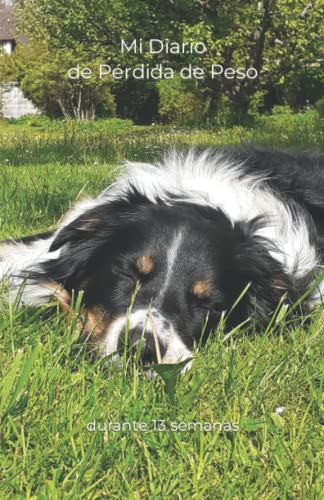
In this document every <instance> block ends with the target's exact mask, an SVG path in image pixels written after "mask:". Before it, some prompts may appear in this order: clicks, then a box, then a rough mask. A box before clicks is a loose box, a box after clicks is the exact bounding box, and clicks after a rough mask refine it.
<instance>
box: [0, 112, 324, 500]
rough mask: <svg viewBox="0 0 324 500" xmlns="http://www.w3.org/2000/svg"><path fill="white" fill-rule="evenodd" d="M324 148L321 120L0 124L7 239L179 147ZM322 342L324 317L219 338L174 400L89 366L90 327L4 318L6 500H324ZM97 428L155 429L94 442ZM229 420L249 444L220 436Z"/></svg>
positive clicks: (130, 368) (0, 348) (27, 312)
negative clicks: (221, 124) (137, 164)
mask: <svg viewBox="0 0 324 500" xmlns="http://www.w3.org/2000/svg"><path fill="white" fill-rule="evenodd" d="M273 118H274V120H273ZM35 124H36V125H35ZM322 139H323V132H322V130H321V129H320V127H319V124H318V122H317V121H316V120H315V118H314V115H313V116H312V117H311V116H310V115H308V114H307V113H306V114H304V115H300V116H296V117H294V116H293V117H291V116H290V117H288V118H287V117H285V118H282V117H281V116H280V117H279V118H277V117H267V118H266V119H264V118H262V119H261V118H260V120H259V122H258V123H257V124H256V125H255V127H254V128H252V129H244V128H241V127H236V128H234V129H231V130H226V129H222V130H220V131H215V130H210V131H199V130H192V131H190V130H183V131H176V130H172V129H170V128H163V127H134V126H132V125H131V124H130V123H129V122H128V123H127V122H126V123H125V122H121V121H118V120H113V121H107V122H98V123H97V122H96V123H94V124H81V125H76V124H73V123H68V124H65V125H64V124H62V123H60V122H55V123H53V124H50V123H48V122H47V121H46V120H44V119H41V118H36V119H35V118H32V119H31V118H30V119H26V120H21V121H19V122H18V123H8V122H0V200H1V204H0V239H1V238H5V237H8V236H18V235H25V234H29V233H32V232H36V231H38V230H46V229H47V228H48V227H49V226H52V225H54V224H55V223H56V222H57V221H58V219H59V218H60V217H61V215H62V214H63V213H64V212H65V210H66V209H67V208H68V206H69V204H70V202H71V201H72V200H74V199H75V197H77V196H78V195H79V196H84V195H85V194H90V195H93V194H96V193H98V192H100V190H101V189H102V188H103V187H104V186H105V185H107V184H108V183H109V182H111V181H112V179H113V177H114V176H115V175H116V171H117V170H116V166H117V165H118V162H120V161H121V160H122V159H123V158H130V159H138V160H143V159H145V160H147V159H151V158H152V157H155V156H156V154H157V153H158V152H160V151H163V150H164V149H165V148H166V147H167V146H168V145H169V144H170V143H172V144H178V145H181V146H186V145H192V144H196V145H202V146H205V145H212V144H228V143H242V142H246V141H249V142H256V143H258V144H264V145H268V146H276V145H278V146H281V147H290V146H294V147H296V146H298V147H300V148H305V147H307V148H308V147H316V148H320V146H321V144H322V143H323V142H321V141H322ZM6 160H7V161H6ZM1 295H2V294H1V293H0V296H1ZM323 329H324V317H323V313H322V311H315V312H314V313H313V314H312V317H311V319H310V322H309V323H308V322H305V321H302V320H300V321H297V322H296V323H295V324H294V325H290V327H289V328H288V326H287V325H286V324H285V320H284V318H283V319H282V321H281V322H280V324H277V325H275V326H274V328H273V329H269V330H268V331H266V332H264V333H263V334H262V335H255V334H254V333H253V332H251V333H250V334H247V332H245V331H244V330H243V329H242V330H239V331H236V332H234V333H233V335H231V336H230V337H229V338H228V340H227V341H225V342H223V340H222V339H223V333H222V331H221V330H220V331H218V332H216V334H215V336H214V338H213V339H212V340H210V342H209V343H208V345H207V346H206V347H204V348H203V350H201V352H199V353H198V354H196V356H195V361H194V365H193V368H192V369H191V371H190V372H188V373H187V374H185V375H183V376H181V377H180V378H179V377H178V378H177V380H176V382H177V383H176V387H175V396H174V398H173V399H170V397H169V396H168V394H169V393H170V390H169V389H170V387H169V388H168V390H166V386H165V385H164V382H163V380H162V378H161V377H160V376H157V377H154V378H151V379H148V378H146V377H145V376H143V375H142V373H141V370H140V368H138V367H136V366H134V365H133V364H132V363H131V362H129V364H128V365H127V366H126V367H124V368H123V369H121V370H120V369H118V367H117V366H115V365H109V363H107V362H105V361H104V360H99V359H96V358H93V357H92V356H90V355H89V353H88V352H87V350H86V349H85V347H84V344H83V343H82V341H81V339H80V332H79V331H78V328H77V327H76V325H75V317H74V318H70V319H69V320H68V321H66V320H65V318H64V317H63V315H62V313H60V312H59V311H58V310H57V309H56V308H55V307H54V311H52V310H51V311H49V310H48V307H44V308H41V309H37V310H31V309H16V308H15V307H13V306H9V305H6V304H5V303H4V304H3V305H0V373H1V377H0V378H1V382H0V453H1V456H0V478H1V485H0V498H54V499H62V498H68V497H69V498H116V499H119V498H138V499H142V498H150V499H160V498H191V497H193V498H206V499H209V498H210V499H214V498H228V499H230V498H238V499H241V498H242V499H250V498H251V499H254V498H264V499H277V498H287V499H288V498H314V499H315V498H316V499H317V498H320V496H321V485H320V472H321V455H320V453H321V441H320V416H321V414H320V405H321V391H322V378H321V376H320V359H321V347H322V346H321V340H320V335H321V333H322V332H323ZM171 382H174V378H172V377H171ZM279 407H284V408H285V409H284V411H283V413H282V414H281V415H278V414H276V409H277V408H279ZM94 419H96V421H97V423H98V422H99V423H101V425H103V424H104V423H106V424H107V423H108V422H110V423H115V424H116V426H117V425H118V423H120V424H121V423H123V422H124V423H125V422H130V423H132V422H135V423H136V424H135V426H138V425H139V423H142V425H144V426H145V424H146V426H147V430H144V431H140V430H126V429H124V430H123V431H119V432H117V431H114V430H112V429H111V430H110V432H101V431H96V432H89V431H88V430H87V424H88V423H89V422H93V421H94ZM158 420H163V421H165V422H164V425H165V427H166V429H165V430H164V431H162V430H161V431H158V430H157V429H156V430H154V421H158ZM192 422H194V423H196V426H197V427H198V426H199V425H204V424H205V425H206V427H207V429H206V428H205V430H199V428H196V430H194V429H193V425H192V424H191V423H192ZM214 422H220V424H218V425H216V430H215V431H208V425H211V423H214ZM226 422H229V423H231V424H234V423H237V424H238V426H239V430H238V431H233V430H227V431H226V430H224V429H226V426H224V427H223V429H222V431H220V430H219V427H220V425H221V424H222V425H224V424H225V423H226ZM199 423H200V424H199ZM180 424H181V425H182V427H183V429H184V430H182V431H181V430H179V429H178V430H177V431H175V430H174V429H176V428H178V426H179V425H180ZM160 425H161V424H160ZM156 426H157V427H158V426H159V424H158V423H156ZM227 428H229V424H228V425H227Z"/></svg>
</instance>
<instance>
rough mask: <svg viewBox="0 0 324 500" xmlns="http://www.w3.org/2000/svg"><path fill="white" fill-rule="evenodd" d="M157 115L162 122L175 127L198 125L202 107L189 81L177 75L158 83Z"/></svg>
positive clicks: (200, 119) (201, 117)
mask: <svg viewBox="0 0 324 500" xmlns="http://www.w3.org/2000/svg"><path fill="white" fill-rule="evenodd" d="M158 89H159V114H160V117H161V119H162V121H163V122H165V123H172V124H176V125H193V126H194V125H198V124H199V122H201V121H202V120H203V117H204V116H203V109H202V108H203V105H202V102H201V98H200V97H199V94H198V91H197V89H195V87H194V84H193V83H192V82H191V81H183V80H182V79H181V78H180V77H179V76H178V75H177V76H176V77H175V78H174V79H173V80H162V81H160V82H159V83H158Z"/></svg>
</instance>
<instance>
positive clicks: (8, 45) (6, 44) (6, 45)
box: [0, 40, 13, 56]
mask: <svg viewBox="0 0 324 500" xmlns="http://www.w3.org/2000/svg"><path fill="white" fill-rule="evenodd" d="M0 48H2V49H3V50H4V51H5V53H6V54H8V55H9V56H10V54H11V53H12V51H13V41H12V40H6V41H3V42H0Z"/></svg>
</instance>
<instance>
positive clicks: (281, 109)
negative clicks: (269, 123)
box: [271, 104, 292, 115]
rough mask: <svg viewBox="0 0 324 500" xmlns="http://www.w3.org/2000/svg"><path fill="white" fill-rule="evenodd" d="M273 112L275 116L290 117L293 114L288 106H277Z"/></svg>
mask: <svg viewBox="0 0 324 500" xmlns="http://www.w3.org/2000/svg"><path fill="white" fill-rule="evenodd" d="M271 112H272V114H273V115H289V114H291V113H292V110H291V108H290V107H289V106H287V105H283V106H282V105H281V106H279V105H278V104H277V105H276V106H273V108H272V110H271Z"/></svg>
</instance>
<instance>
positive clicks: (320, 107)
mask: <svg viewBox="0 0 324 500" xmlns="http://www.w3.org/2000/svg"><path fill="white" fill-rule="evenodd" d="M315 109H316V111H317V112H318V114H319V117H320V118H321V119H323V118H324V97H322V98H321V99H318V101H316V102H315Z"/></svg>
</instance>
